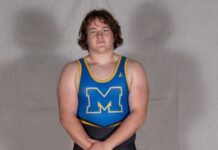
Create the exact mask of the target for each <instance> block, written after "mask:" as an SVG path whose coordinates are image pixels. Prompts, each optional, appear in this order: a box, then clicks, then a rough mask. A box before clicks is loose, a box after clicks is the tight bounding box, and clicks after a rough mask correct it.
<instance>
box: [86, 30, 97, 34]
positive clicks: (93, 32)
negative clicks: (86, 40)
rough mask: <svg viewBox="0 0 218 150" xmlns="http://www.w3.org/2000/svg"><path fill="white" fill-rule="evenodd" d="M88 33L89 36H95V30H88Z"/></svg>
mask: <svg viewBox="0 0 218 150" xmlns="http://www.w3.org/2000/svg"><path fill="white" fill-rule="evenodd" d="M88 33H89V34H95V33H96V30H90V31H89V32H88Z"/></svg>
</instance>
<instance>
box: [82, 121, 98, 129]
mask: <svg viewBox="0 0 218 150" xmlns="http://www.w3.org/2000/svg"><path fill="white" fill-rule="evenodd" d="M80 121H81V122H82V123H83V124H86V125H90V126H93V127H97V128H101V127H100V126H97V125H95V124H92V123H90V122H87V121H85V120H80Z"/></svg>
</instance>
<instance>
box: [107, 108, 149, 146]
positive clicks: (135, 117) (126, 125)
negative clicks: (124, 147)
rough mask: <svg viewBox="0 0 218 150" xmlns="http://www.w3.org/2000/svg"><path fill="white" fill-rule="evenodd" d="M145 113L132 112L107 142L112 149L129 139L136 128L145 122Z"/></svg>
mask: <svg viewBox="0 0 218 150" xmlns="http://www.w3.org/2000/svg"><path fill="white" fill-rule="evenodd" d="M144 121H145V115H143V114H139V113H138V112H137V111H135V112H132V113H131V114H130V115H129V116H128V117H127V118H126V119H125V120H124V121H123V122H122V124H121V125H120V127H119V128H118V129H117V130H116V132H115V133H113V134H112V135H111V136H110V137H109V138H108V139H107V140H106V141H104V142H105V144H107V145H109V147H111V148H112V149H113V148H114V147H116V146H117V145H120V144H121V143H123V142H124V141H126V140H127V139H129V138H130V137H131V136H132V135H133V134H134V133H135V132H136V130H137V129H138V128H139V127H140V126H141V125H142V124H143V123H144Z"/></svg>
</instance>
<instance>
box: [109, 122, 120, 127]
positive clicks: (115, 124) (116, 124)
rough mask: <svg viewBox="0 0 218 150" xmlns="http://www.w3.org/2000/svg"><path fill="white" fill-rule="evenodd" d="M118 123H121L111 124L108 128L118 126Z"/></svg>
mask: <svg viewBox="0 0 218 150" xmlns="http://www.w3.org/2000/svg"><path fill="white" fill-rule="evenodd" d="M120 124H121V122H118V123H115V124H114V125H111V126H110V127H109V128H112V127H116V126H119V125H120Z"/></svg>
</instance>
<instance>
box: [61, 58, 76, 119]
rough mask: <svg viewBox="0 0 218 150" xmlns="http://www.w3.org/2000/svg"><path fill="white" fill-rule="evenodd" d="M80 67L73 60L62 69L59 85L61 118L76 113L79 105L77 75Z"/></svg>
mask: <svg viewBox="0 0 218 150" xmlns="http://www.w3.org/2000/svg"><path fill="white" fill-rule="evenodd" d="M78 70H79V67H78V64H77V62H71V63H68V64H66V65H65V66H64V68H63V69H62V72H61V75H60V78H59V81H58V87H57V95H58V106H59V113H60V119H61V121H62V119H63V118H64V117H65V116H68V115H75V114H76V112H77V107H78V97H77V80H76V79H77V78H76V77H77V75H78V72H79V71H78Z"/></svg>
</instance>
